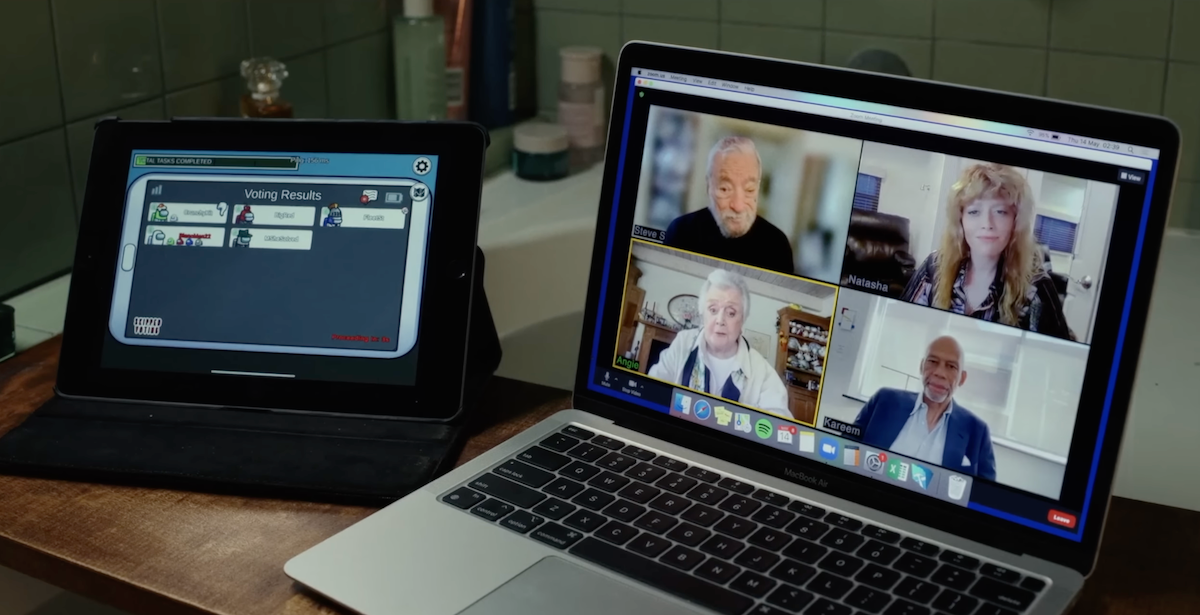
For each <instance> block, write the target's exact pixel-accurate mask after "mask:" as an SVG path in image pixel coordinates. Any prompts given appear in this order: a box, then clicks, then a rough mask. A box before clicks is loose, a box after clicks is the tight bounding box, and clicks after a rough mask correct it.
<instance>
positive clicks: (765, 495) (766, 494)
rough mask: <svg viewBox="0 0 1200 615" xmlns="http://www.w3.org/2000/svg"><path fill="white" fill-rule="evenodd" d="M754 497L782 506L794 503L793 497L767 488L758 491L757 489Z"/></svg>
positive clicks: (772, 504)
mask: <svg viewBox="0 0 1200 615" xmlns="http://www.w3.org/2000/svg"><path fill="white" fill-rule="evenodd" d="M752 497H753V498H754V499H756V500H758V501H760V502H766V503H767V504H770V505H771V506H778V507H780V508H783V507H784V506H787V505H788V504H791V503H792V498H789V497H788V496H786V495H783V494H782V493H775V492H774V491H769V490H767V489H759V490H758V491H755V492H754V495H753V496H752Z"/></svg>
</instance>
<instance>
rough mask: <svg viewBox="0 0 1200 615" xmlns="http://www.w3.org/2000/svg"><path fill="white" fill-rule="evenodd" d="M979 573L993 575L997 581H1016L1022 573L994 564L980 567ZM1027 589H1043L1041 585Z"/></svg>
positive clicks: (986, 575) (987, 575)
mask: <svg viewBox="0 0 1200 615" xmlns="http://www.w3.org/2000/svg"><path fill="white" fill-rule="evenodd" d="M979 574H981V575H983V576H985V577H991V578H993V579H996V580H997V581H1004V582H1005V583H1016V582H1017V581H1020V580H1021V573H1019V572H1017V571H1015V570H1009V569H1008V568H1001V567H1000V566H996V565H993V564H984V565H983V567H982V568H980V569H979ZM1033 580H1035V581H1036V580H1037V579H1033ZM1025 589H1029V590H1032V591H1041V590H1042V588H1041V587H1038V588H1037V589H1033V588H1032V587H1027V588H1025Z"/></svg>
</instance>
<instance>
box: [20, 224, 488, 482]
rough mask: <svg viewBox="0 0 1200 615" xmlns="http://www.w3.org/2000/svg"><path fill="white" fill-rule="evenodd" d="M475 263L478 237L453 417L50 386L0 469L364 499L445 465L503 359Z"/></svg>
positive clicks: (424, 478)
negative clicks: (123, 398)
mask: <svg viewBox="0 0 1200 615" xmlns="http://www.w3.org/2000/svg"><path fill="white" fill-rule="evenodd" d="M483 268H484V259H483V253H482V251H480V250H479V249H478V248H476V261H475V278H474V284H475V289H474V292H473V297H474V299H473V303H472V312H471V322H470V327H471V332H470V336H469V339H468V342H467V344H468V349H469V350H468V356H467V375H466V387H465V390H464V394H463V395H464V399H463V401H462V403H463V412H462V413H461V415H460V416H459V417H458V418H457V419H456V420H455V421H453V422H451V423H433V422H417V421H403V420H395V419H374V418H357V417H346V416H338V415H333V414H326V415H316V414H295V413H281V412H270V411H253V410H238V409H214V408H201V407H188V406H178V405H159V404H144V403H121V402H108V401H86V400H77V399H68V398H64V397H58V396H55V397H54V398H53V399H51V400H50V401H49V402H47V403H46V404H45V405H43V406H42V407H41V408H39V409H38V410H36V411H35V412H34V413H33V414H31V415H30V416H29V417H28V418H27V419H26V420H25V422H24V423H22V424H21V425H19V426H18V427H16V428H15V429H13V430H12V431H10V432H9V433H8V434H6V435H5V436H4V437H3V438H0V472H4V473H8V474H22V475H32V476H42V477H52V478H66V479H75V480H89V481H99V482H115V483H125V484H137V485H146V486H155V487H170V488H182V489H195V490H201V491H217V492H227V493H239V494H246V495H258V496H269V497H288V498H298V499H308V500H325V501H338V502H348V503H363V504H381V503H386V502H388V501H391V500H394V499H396V498H399V497H401V496H403V495H404V494H406V493H408V492H410V491H412V490H414V489H416V488H418V487H420V486H421V485H423V484H425V483H427V482H429V481H430V480H432V479H433V478H435V477H436V476H438V475H439V474H441V473H442V472H445V471H446V470H448V469H450V468H451V467H453V465H454V461H455V459H456V458H457V456H458V452H459V450H460V448H461V446H462V440H463V435H464V432H463V425H464V423H465V422H466V421H467V419H469V418H470V416H471V414H472V410H473V409H474V408H475V406H476V404H477V402H478V400H479V396H480V394H481V392H482V389H483V387H484V385H485V384H486V382H487V380H488V378H489V377H490V376H491V375H492V373H493V372H494V371H495V370H496V368H497V366H499V364H500V340H499V338H498V336H497V334H496V327H495V323H494V322H493V320H492V314H491V310H490V308H489V306H488V302H487V297H486V296H485V295H484V291H483ZM453 384H454V383H447V389H448V390H453V387H452V386H451V385H453ZM362 403H371V402H370V401H367V400H364V401H363V402H362ZM446 403H448V404H453V403H458V400H455V399H447V400H446ZM340 410H342V411H351V412H352V411H353V408H340Z"/></svg>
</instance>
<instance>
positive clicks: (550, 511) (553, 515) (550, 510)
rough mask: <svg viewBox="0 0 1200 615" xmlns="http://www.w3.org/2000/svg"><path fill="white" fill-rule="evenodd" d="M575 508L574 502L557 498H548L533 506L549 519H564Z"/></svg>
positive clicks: (536, 511)
mask: <svg viewBox="0 0 1200 615" xmlns="http://www.w3.org/2000/svg"><path fill="white" fill-rule="evenodd" d="M573 510H575V505H574V504H568V503H566V502H564V501H562V500H560V499H557V498H546V500H545V501H543V502H542V503H541V504H538V505H537V506H534V507H533V512H535V513H537V514H539V515H541V516H543V517H545V518H547V519H554V520H558V519H562V518H563V517H565V516H567V515H569V514H571V511H573Z"/></svg>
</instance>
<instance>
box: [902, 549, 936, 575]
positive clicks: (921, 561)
mask: <svg viewBox="0 0 1200 615" xmlns="http://www.w3.org/2000/svg"><path fill="white" fill-rule="evenodd" d="M892 567H893V568H895V569H896V570H899V571H900V572H907V573H908V574H911V575H913V576H914V577H927V576H929V573H931V572H933V571H934V570H936V569H937V562H936V561H934V560H932V559H929V558H928V557H922V556H920V555H917V554H916V553H905V554H904V555H901V556H900V559H898V560H896V563H895V564H894V565H893V566H892Z"/></svg>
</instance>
